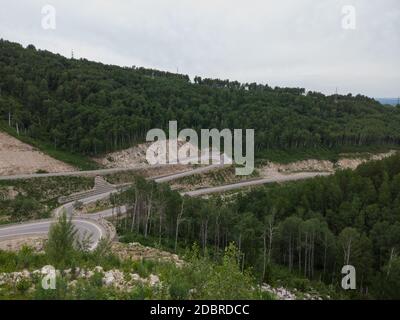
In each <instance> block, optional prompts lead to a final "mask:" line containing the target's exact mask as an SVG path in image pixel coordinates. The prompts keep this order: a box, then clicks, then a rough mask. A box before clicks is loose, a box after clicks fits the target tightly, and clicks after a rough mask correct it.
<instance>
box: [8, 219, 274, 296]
mask: <svg viewBox="0 0 400 320" xmlns="http://www.w3.org/2000/svg"><path fill="white" fill-rule="evenodd" d="M86 244H87V243H86ZM86 244H85V241H82V239H79V237H78V236H77V233H76V230H75V229H74V226H73V224H72V223H71V222H70V221H68V220H67V218H66V217H65V216H63V217H61V218H60V220H59V222H58V223H57V224H55V225H53V227H52V229H51V231H50V234H49V240H48V242H47V244H46V246H45V252H44V253H34V252H33V251H32V250H31V249H29V248H27V247H26V248H23V249H22V250H21V251H19V252H18V253H12V252H4V251H0V277H3V278H4V276H3V275H4V274H2V273H1V272H12V271H16V270H21V271H22V270H25V273H29V271H28V270H33V269H35V268H41V267H43V266H46V265H52V266H54V267H56V268H57V270H60V272H59V273H57V277H56V288H55V289H54V290H52V289H45V288H43V287H42V278H43V275H42V274H40V273H35V272H33V273H32V276H30V277H20V278H18V280H15V281H11V282H6V281H4V280H3V281H0V299H271V298H273V296H272V295H271V294H269V293H266V292H264V293H262V292H261V291H260V290H259V289H257V283H256V281H255V279H254V278H253V276H252V275H251V274H250V272H249V271H247V270H245V271H244V272H242V271H241V270H240V268H239V265H238V262H237V250H236V248H235V247H234V246H233V245H230V246H229V247H227V249H226V250H225V254H224V255H223V258H222V259H221V261H219V262H218V263H216V262H215V261H212V260H211V259H209V258H208V257H207V256H202V255H200V254H199V250H198V248H197V247H196V246H195V247H193V249H192V250H189V251H188V252H187V254H186V255H185V257H186V262H185V264H184V265H183V266H176V265H175V264H173V263H161V262H156V261H151V260H142V261H131V260H121V259H119V258H118V257H117V256H115V255H114V254H113V253H112V252H111V250H110V244H109V242H108V241H106V240H103V241H102V242H101V243H100V244H99V246H98V247H97V248H96V249H95V250H94V251H93V252H90V251H89V250H88V249H87V248H88V246H87V245H86ZM78 268H79V269H80V270H84V269H86V270H88V268H95V270H96V271H94V272H92V273H91V274H90V275H89V276H86V277H79V276H77V274H76V272H75V271H76V270H77V269H78ZM115 268H118V269H120V270H122V272H123V274H124V277H125V278H129V277H130V276H131V275H132V273H136V274H138V279H141V278H140V277H148V276H149V275H151V274H157V275H158V276H157V278H158V277H159V278H160V281H159V282H158V281H157V282H155V283H150V284H148V283H143V281H139V280H138V281H137V283H136V282H133V286H131V287H127V288H123V287H122V288H121V287H117V286H113V285H110V284H107V283H104V272H105V271H107V270H110V269H113V270H115ZM67 269H68V270H67ZM81 273H82V272H81ZM153 277H154V276H153ZM3 278H2V279H3Z"/></svg>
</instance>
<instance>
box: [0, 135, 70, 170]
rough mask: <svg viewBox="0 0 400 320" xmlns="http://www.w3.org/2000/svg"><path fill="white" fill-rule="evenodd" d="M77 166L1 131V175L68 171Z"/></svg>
mask: <svg viewBox="0 0 400 320" xmlns="http://www.w3.org/2000/svg"><path fill="white" fill-rule="evenodd" d="M74 170H75V168H74V167H72V166H71V165H68V164H65V163H63V162H61V161H59V160H56V159H54V158H52V157H50V156H48V155H46V154H44V153H43V152H41V151H38V150H36V149H35V148H33V147H32V146H30V145H28V144H26V143H23V142H21V141H19V140H18V139H16V138H14V137H12V136H10V135H8V134H6V133H4V132H0V176H5V175H16V174H31V173H36V172H38V171H39V172H40V171H46V172H67V171H74Z"/></svg>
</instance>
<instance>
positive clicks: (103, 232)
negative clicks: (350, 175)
mask: <svg viewBox="0 0 400 320" xmlns="http://www.w3.org/2000/svg"><path fill="white" fill-rule="evenodd" d="M220 166H223V164H212V165H209V166H206V167H200V168H195V169H193V170H188V171H184V172H179V173H175V174H171V175H165V176H160V177H154V178H152V179H153V180H154V181H155V182H157V183H164V182H168V181H172V180H175V179H179V178H182V177H186V176H189V175H193V174H199V173H204V172H207V171H210V170H213V169H215V168H217V167H220ZM123 170H132V169H103V170H94V171H79V172H70V173H59V174H58V173H51V174H33V175H18V176H9V177H0V180H10V179H27V178H33V177H43V176H65V175H79V174H80V175H87V174H91V175H97V174H104V173H112V172H118V171H123ZM329 174H330V173H327V172H301V173H294V174H290V175H281V176H278V177H273V178H262V179H254V180H248V181H243V182H238V183H234V184H229V185H223V186H217V187H211V188H204V189H199V190H194V191H189V192H183V193H181V194H182V195H188V196H191V197H196V196H202V195H206V194H211V193H220V192H225V191H229V190H234V189H238V188H243V187H251V186H256V185H261V184H267V183H275V182H287V181H294V180H302V179H309V178H313V177H316V176H324V175H329ZM115 192H118V188H117V186H116V187H115V189H113V190H111V191H108V192H105V193H101V194H98V195H94V196H90V197H87V198H84V199H80V200H79V201H80V202H81V203H82V204H88V203H91V202H96V201H97V200H100V199H105V198H107V197H109V196H110V194H112V193H115ZM73 205H74V202H69V203H66V204H63V205H61V206H60V207H58V208H57V209H56V210H54V217H55V218H56V217H57V216H59V215H60V213H62V212H66V214H67V216H68V217H71V218H72V222H73V224H74V225H75V227H76V229H77V230H78V234H79V235H80V236H82V237H83V236H84V235H89V234H91V244H90V249H94V248H96V246H97V244H98V243H99V241H100V239H102V238H105V237H110V236H111V237H113V236H115V230H113V228H110V225H109V224H107V223H106V222H105V218H108V217H110V216H112V215H113V210H111V209H107V210H104V211H101V212H97V213H93V214H85V215H84V216H82V215H80V216H77V215H75V214H74V208H73ZM120 209H121V212H122V213H125V211H126V208H125V206H122V207H121V208H120ZM54 221H55V219H54V218H53V219H46V220H37V221H30V222H25V223H20V224H8V225H5V226H1V227H0V242H1V241H7V240H12V239H15V238H21V237H27V236H35V235H44V234H47V233H48V232H49V229H50V226H51V225H52V223H54ZM111 229H112V230H111Z"/></svg>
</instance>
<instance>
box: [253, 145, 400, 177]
mask: <svg viewBox="0 0 400 320" xmlns="http://www.w3.org/2000/svg"><path fill="white" fill-rule="evenodd" d="M395 153H396V151H394V150H391V151H389V152H386V153H378V154H364V155H363V156H362V157H361V156H360V157H346V155H345V154H343V155H342V157H341V158H340V159H339V160H338V161H337V162H335V163H334V162H332V161H329V160H316V159H309V160H303V161H297V162H292V163H288V164H280V163H274V162H269V163H268V164H266V165H265V166H262V167H261V168H259V171H260V175H261V176H263V177H274V176H278V175H282V174H290V173H296V172H334V171H336V170H338V169H356V168H357V167H358V166H359V165H360V164H362V163H364V162H367V161H371V160H382V159H384V158H387V157H390V156H392V155H394V154H395Z"/></svg>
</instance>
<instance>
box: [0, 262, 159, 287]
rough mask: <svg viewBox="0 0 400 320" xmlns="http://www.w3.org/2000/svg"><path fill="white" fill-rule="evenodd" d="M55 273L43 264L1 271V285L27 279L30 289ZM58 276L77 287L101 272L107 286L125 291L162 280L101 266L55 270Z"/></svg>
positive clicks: (70, 285) (152, 284) (151, 275)
mask: <svg viewBox="0 0 400 320" xmlns="http://www.w3.org/2000/svg"><path fill="white" fill-rule="evenodd" d="M51 272H53V273H54V268H53V267H52V266H43V267H42V268H41V269H37V270H33V271H28V270H23V271H20V272H10V273H0V287H1V286H4V285H10V286H15V285H17V284H18V283H19V282H20V281H22V280H25V281H28V282H30V283H31V288H30V290H33V289H34V283H36V282H37V280H40V279H42V278H43V277H44V276H46V275H48V274H49V273H51ZM55 274H56V277H60V276H62V277H63V278H64V279H65V280H67V286H68V287H70V288H71V287H75V286H76V285H77V283H78V281H79V280H89V279H91V278H92V277H93V276H95V275H98V274H100V275H101V276H102V284H103V285H104V286H107V287H114V288H116V289H119V290H123V291H130V290H131V289H132V288H134V287H135V286H137V285H140V284H141V285H148V286H150V287H156V286H160V285H162V284H161V281H160V279H159V277H158V276H157V275H154V274H150V275H149V276H148V277H147V278H143V277H141V276H140V275H139V274H137V273H124V272H123V271H121V270H118V269H112V270H108V271H104V270H103V268H102V267H101V266H97V267H95V268H93V269H81V268H75V270H72V269H65V270H55Z"/></svg>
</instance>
